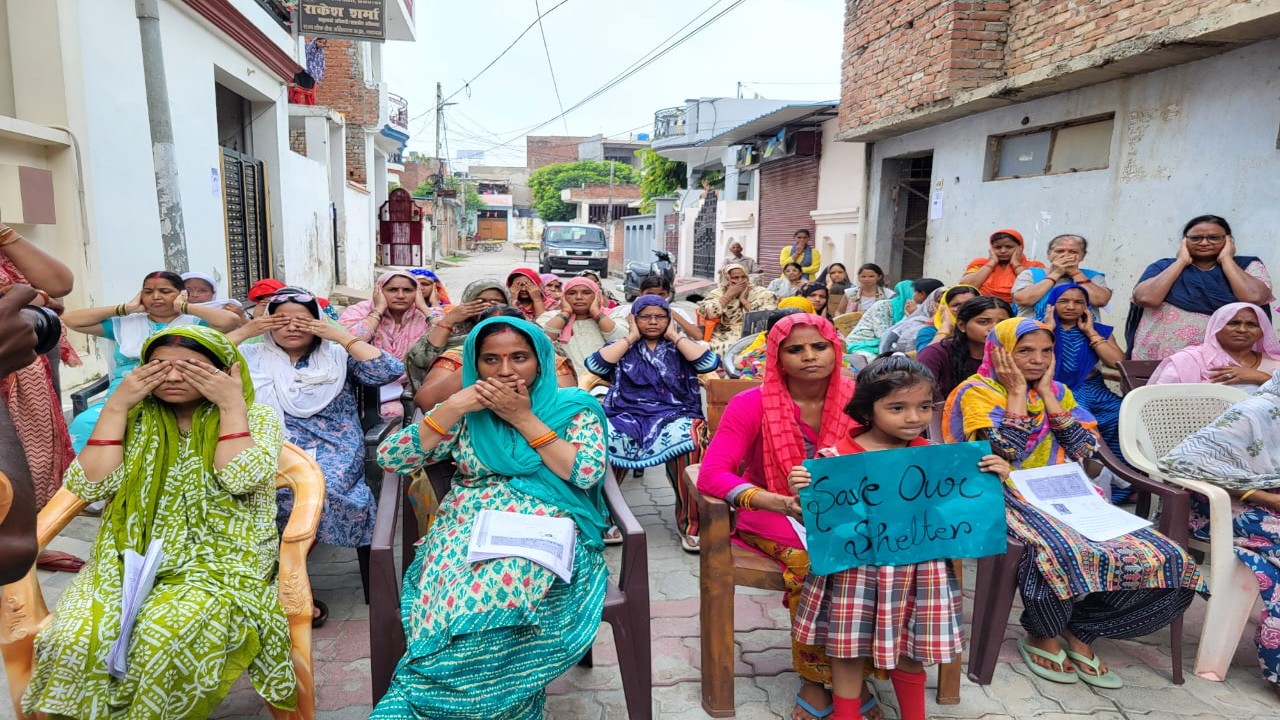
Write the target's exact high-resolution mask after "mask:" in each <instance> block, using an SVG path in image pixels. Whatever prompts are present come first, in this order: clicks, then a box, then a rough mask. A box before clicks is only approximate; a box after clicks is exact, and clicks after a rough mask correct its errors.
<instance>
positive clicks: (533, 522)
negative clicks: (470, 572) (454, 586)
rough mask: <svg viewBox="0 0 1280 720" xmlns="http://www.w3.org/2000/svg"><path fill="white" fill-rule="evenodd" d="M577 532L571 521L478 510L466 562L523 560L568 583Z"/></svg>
mask: <svg viewBox="0 0 1280 720" xmlns="http://www.w3.org/2000/svg"><path fill="white" fill-rule="evenodd" d="M577 533H578V526H577V525H576V524H575V523H574V522H573V520H572V518H560V517H549V516H546V515H526V514H524V513H513V512H501V511H498V510H481V511H480V514H479V515H477V516H476V519H475V522H474V523H472V525H471V544H470V545H469V546H468V547H467V562H479V561H481V560H492V559H494V558H502V557H522V558H525V559H526V560H532V561H533V562H536V563H538V564H539V565H541V566H543V567H545V568H546V569H548V570H550V571H551V572H553V573H555V574H556V575H558V576H560V579H561V580H564V581H565V582H570V581H571V580H572V579H573V550H574V545H575V543H576V542H577V538H578V535H577Z"/></svg>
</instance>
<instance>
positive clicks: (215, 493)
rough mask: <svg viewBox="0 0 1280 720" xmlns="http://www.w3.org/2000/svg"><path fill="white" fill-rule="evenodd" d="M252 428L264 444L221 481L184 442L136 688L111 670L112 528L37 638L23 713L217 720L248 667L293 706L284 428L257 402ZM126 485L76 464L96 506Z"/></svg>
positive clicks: (140, 641) (143, 622)
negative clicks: (277, 521) (282, 563)
mask: <svg viewBox="0 0 1280 720" xmlns="http://www.w3.org/2000/svg"><path fill="white" fill-rule="evenodd" d="M249 431H250V432H251V433H252V434H253V439H254V446H253V447H251V448H249V449H247V450H244V451H242V452H241V453H240V454H238V455H236V456H235V457H234V458H232V459H231V461H230V462H229V463H227V465H226V466H225V467H223V469H222V470H220V471H216V472H213V473H210V472H207V471H206V470H205V469H204V467H203V462H202V460H201V458H200V457H199V456H197V455H196V454H195V453H193V452H191V445H190V443H189V442H188V440H187V438H185V437H184V438H182V440H181V442H180V444H179V450H178V452H179V454H178V458H177V460H176V461H175V462H174V463H173V465H172V467H171V468H170V469H169V472H168V475H167V480H166V482H165V483H164V485H163V486H162V487H161V491H160V498H159V501H158V503H157V508H158V510H157V515H156V520H155V523H154V525H153V526H152V531H151V532H152V535H153V537H156V538H159V539H161V540H162V541H163V543H164V552H165V559H164V561H163V562H162V563H161V565H160V569H159V572H158V574H157V576H156V584H155V587H154V588H153V589H152V590H151V593H150V594H149V595H147V598H146V600H145V601H143V604H142V608H141V610H140V611H139V613H138V619H137V623H136V625H135V626H134V629H133V636H132V640H131V642H130V644H129V653H128V670H127V672H126V675H125V677H124V679H123V680H115V679H113V678H111V677H109V676H108V675H107V671H106V658H107V652H108V650H109V649H110V647H111V643H112V642H113V641H114V640H115V639H116V637H117V636H118V635H119V633H120V600H121V594H122V590H121V587H122V575H123V562H122V561H121V559H120V555H119V553H118V552H117V550H116V544H115V542H114V538H113V537H111V536H109V534H108V533H106V532H102V533H100V534H99V537H98V539H97V542H95V544H94V546H93V550H92V552H91V553H90V556H89V560H88V562H87V563H86V564H85V566H84V568H83V569H81V571H80V573H79V574H78V575H76V576H75V578H74V579H72V581H71V584H70V585H68V586H67V589H66V591H65V592H64V593H63V594H62V597H61V598H60V599H59V600H58V605H57V609H56V612H55V613H54V615H53V622H52V624H51V625H50V626H49V627H48V628H46V629H45V630H43V631H42V632H41V633H40V634H39V635H38V636H36V648H35V654H36V663H35V672H34V674H33V675H32V677H31V683H30V684H29V685H28V686H27V692H26V694H25V695H24V697H23V701H22V702H23V710H24V712H27V713H32V712H35V711H40V712H44V713H49V714H52V715H54V716H70V717H77V718H107V717H111V718H122V719H129V720H132V719H134V718H137V719H139V720H142V719H143V718H145V719H147V720H153V719H159V720H165V719H169V718H200V717H208V716H209V714H210V713H211V712H213V710H214V709H215V708H216V707H217V706H218V704H219V703H221V701H222V699H223V698H224V697H226V694H227V692H228V691H229V690H230V689H231V685H232V684H233V683H234V682H235V681H236V678H238V677H239V676H240V674H241V673H243V672H244V671H245V670H246V669H247V670H248V671H249V677H250V679H251V680H252V681H253V685H254V687H255V689H257V691H258V693H259V694H260V695H261V696H262V697H263V698H264V699H265V700H266V701H267V702H269V703H271V704H273V705H275V706H277V707H281V708H289V709H292V708H293V707H294V705H295V703H296V698H297V695H296V682H297V681H296V679H295V676H294V672H293V664H292V662H291V661H290V657H289V652H290V640H289V626H288V623H287V621H286V619H285V614H284V610H282V609H281V608H280V601H279V598H278V597H277V591H276V578H275V574H276V561H277V558H278V557H279V543H280V539H279V536H278V535H277V533H276V528H275V525H274V524H273V523H272V519H273V518H274V517H275V512H276V508H275V490H274V488H275V472H276V464H277V461H278V458H279V456H280V447H281V442H282V438H281V427H280V420H279V418H278V416H277V415H276V414H275V412H274V411H273V410H272V409H271V408H269V407H267V406H266V405H251V406H250V407H249ZM122 467H123V466H122ZM125 475H126V473H125V472H123V471H122V470H119V469H118V470H116V471H115V472H113V473H112V474H111V475H108V476H107V477H106V478H104V479H103V480H102V481H101V482H97V483H91V482H89V481H88V480H87V479H86V478H85V473H84V469H83V468H81V467H80V462H79V461H76V462H73V463H72V464H71V467H70V468H69V469H68V470H67V474H66V486H67V489H68V490H70V491H71V492H73V493H75V494H76V496H78V497H80V498H81V499H83V500H86V501H89V502H92V501H95V500H101V499H104V498H106V497H108V496H110V495H111V494H113V493H115V492H117V491H118V490H119V489H120V488H121V487H122V485H123V483H125V482H128V481H129V480H130V478H127V477H125ZM104 527H105V526H104Z"/></svg>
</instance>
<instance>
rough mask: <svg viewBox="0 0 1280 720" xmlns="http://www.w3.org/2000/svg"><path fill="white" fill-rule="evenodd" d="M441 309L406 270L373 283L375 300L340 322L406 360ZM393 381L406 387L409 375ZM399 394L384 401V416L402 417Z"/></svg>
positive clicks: (356, 307) (344, 314)
mask: <svg viewBox="0 0 1280 720" xmlns="http://www.w3.org/2000/svg"><path fill="white" fill-rule="evenodd" d="M440 314H441V310H440V308H435V307H431V306H429V305H428V304H427V300H426V298H424V297H422V293H421V292H419V291H418V278H417V277H415V276H413V275H410V274H409V273H408V272H406V271H403V270H393V271H391V272H387V273H383V274H382V275H381V276H380V277H379V278H378V281H377V282H376V283H375V284H374V289H373V299H371V300H362V301H360V302H358V303H356V304H355V305H352V306H351V307H349V308H347V309H346V310H344V311H343V312H342V316H341V317H340V318H339V322H340V323H342V327H344V328H346V329H347V330H348V331H350V332H351V334H352V335H354V336H356V337H358V338H360V339H361V340H363V341H365V342H367V343H369V344H370V345H372V346H374V347H375V348H377V349H379V350H383V351H385V352H386V353H388V354H389V355H391V356H392V357H393V358H395V359H396V360H399V361H401V362H403V361H404V358H405V356H406V355H407V354H408V353H409V348H412V347H413V345H414V343H416V342H418V339H419V338H421V337H422V336H423V335H426V334H427V330H429V329H430V325H431V323H432V322H433V321H435V320H436V319H437V318H439V317H440ZM392 382H394V383H396V384H397V385H399V386H400V389H403V388H404V387H406V386H407V385H408V383H409V378H408V377H405V376H401V377H400V378H393V379H392V380H390V381H388V382H387V383H386V384H387V385H390V384H391V383H392ZM399 396H400V393H399V392H397V393H396V396H395V397H394V398H392V399H388V400H387V401H386V402H384V403H382V416H383V417H399V416H400V414H401V413H402V412H404V410H403V406H402V405H401V404H400V397H399Z"/></svg>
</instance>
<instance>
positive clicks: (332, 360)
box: [229, 288, 404, 626]
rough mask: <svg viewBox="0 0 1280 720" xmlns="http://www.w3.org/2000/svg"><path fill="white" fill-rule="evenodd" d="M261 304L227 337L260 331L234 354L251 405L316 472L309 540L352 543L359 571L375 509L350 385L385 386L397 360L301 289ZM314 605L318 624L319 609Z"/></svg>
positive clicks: (323, 613)
mask: <svg viewBox="0 0 1280 720" xmlns="http://www.w3.org/2000/svg"><path fill="white" fill-rule="evenodd" d="M265 303H266V312H265V313H263V314H262V315H260V316H259V317H255V318H254V319H253V320H251V321H249V322H248V323H247V324H246V325H245V326H244V327H242V328H241V329H240V330H237V331H236V332H233V333H231V335H230V336H229V337H230V338H231V339H232V341H233V342H237V343H241V342H243V341H244V340H246V339H248V338H250V337H254V336H257V335H262V336H263V340H262V342H261V343H257V344H252V345H244V346H243V347H242V348H241V352H243V353H244V356H245V361H246V362H248V364H249V370H250V371H251V373H252V376H253V386H254V391H255V392H256V393H257V397H258V402H261V403H264V404H266V405H270V406H271V407H272V408H274V409H275V410H276V412H277V413H279V414H280V416H281V417H282V418H283V419H284V427H285V432H286V439H287V440H288V441H289V442H291V443H293V444H294V445H297V446H298V447H300V448H302V449H303V450H306V451H307V452H308V453H310V454H311V456H312V457H314V458H315V459H316V462H317V463H318V464H319V465H320V469H321V470H323V471H324V481H325V482H324V484H325V502H324V512H323V513H322V514H321V516H320V527H319V529H318V530H317V531H316V540H317V541H318V542H322V543H327V544H329V545H338V546H340V547H351V548H356V553H357V556H358V557H359V558H360V565H361V569H362V571H364V572H362V575H366V574H367V570H365V568H367V567H368V556H369V543H370V541H371V540H372V539H373V520H374V516H375V514H376V508H375V505H374V503H375V500H374V497H373V492H372V491H371V490H370V489H369V486H368V485H367V484H366V483H365V477H364V433H363V432H362V430H361V427H360V416H359V415H358V414H357V412H356V400H355V392H354V391H353V389H352V387H351V385H352V383H353V382H358V383H361V384H364V385H371V386H375V387H376V386H380V385H385V384H386V383H389V382H391V381H393V380H395V379H396V378H398V377H400V375H401V374H403V373H404V364H403V363H401V362H400V361H399V360H397V359H396V358H395V357H393V356H392V355H391V354H389V353H387V352H385V351H383V350H379V349H378V348H376V347H374V346H373V345H370V344H369V343H368V342H365V341H363V340H361V339H359V338H357V337H355V336H354V335H352V334H351V333H349V332H347V331H346V330H345V329H343V328H342V327H341V326H340V325H335V324H333V323H331V322H328V321H327V320H325V319H322V318H323V316H322V315H321V312H322V311H321V309H320V305H319V303H318V301H317V299H316V298H315V297H314V296H313V295H311V294H309V293H307V292H305V291H303V290H300V289H296V288H284V289H283V290H282V291H281V292H278V293H277V294H275V295H273V296H271V297H270V298H267V299H266V301H265ZM292 509H293V495H292V494H291V493H290V492H289V491H287V490H281V491H280V494H279V515H278V516H277V520H278V522H279V524H280V526H281V527H284V523H285V522H287V521H288V519H289V512H290V511H291V510H292ZM315 604H316V607H317V613H318V614H317V615H316V624H317V626H319V625H320V624H322V623H323V622H324V619H325V617H327V608H326V607H325V605H324V603H321V602H319V601H317V602H316V603H315Z"/></svg>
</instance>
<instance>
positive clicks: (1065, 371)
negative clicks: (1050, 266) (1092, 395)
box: [1038, 283, 1115, 390]
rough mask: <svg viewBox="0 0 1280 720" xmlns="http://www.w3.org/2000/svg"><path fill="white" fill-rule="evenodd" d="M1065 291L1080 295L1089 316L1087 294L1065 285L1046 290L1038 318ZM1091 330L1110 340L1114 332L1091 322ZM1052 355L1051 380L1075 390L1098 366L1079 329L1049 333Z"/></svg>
mask: <svg viewBox="0 0 1280 720" xmlns="http://www.w3.org/2000/svg"><path fill="white" fill-rule="evenodd" d="M1068 290H1079V291H1080V293H1081V294H1082V295H1084V304H1085V312H1087V313H1090V314H1092V313H1093V303H1091V302H1089V293H1088V292H1087V291H1086V290H1085V288H1084V287H1083V286H1081V285H1077V284H1075V283H1066V284H1064V285H1059V286H1057V287H1055V288H1054V289H1053V290H1050V291H1049V293H1048V295H1046V296H1045V304H1044V311H1043V313H1041V315H1040V317H1039V318H1038V319H1040V320H1044V316H1045V314H1047V313H1048V312H1049V308H1051V307H1053V306H1054V305H1056V304H1057V302H1058V298H1060V297H1062V296H1063V294H1065V293H1066V292H1067V291H1068ZM1093 329H1094V331H1095V332H1097V333H1098V334H1099V335H1101V336H1102V337H1103V338H1110V337H1111V333H1113V332H1114V331H1115V328H1112V327H1111V326H1110V325H1103V324H1102V323H1100V322H1094V323H1093ZM1053 355H1054V362H1055V367H1054V371H1053V379H1054V380H1056V381H1058V382H1060V383H1062V384H1063V385H1066V386H1067V387H1069V388H1071V389H1072V390H1075V389H1076V388H1078V387H1080V385H1081V384H1082V383H1083V382H1084V381H1085V380H1088V379H1089V376H1090V375H1092V374H1093V368H1094V366H1096V365H1097V364H1098V354H1097V353H1096V352H1094V351H1093V348H1092V347H1089V338H1087V337H1085V336H1084V333H1083V332H1081V331H1080V328H1079V327H1073V328H1069V329H1068V328H1063V327H1061V326H1058V327H1057V329H1056V330H1055V331H1054V333H1053Z"/></svg>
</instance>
